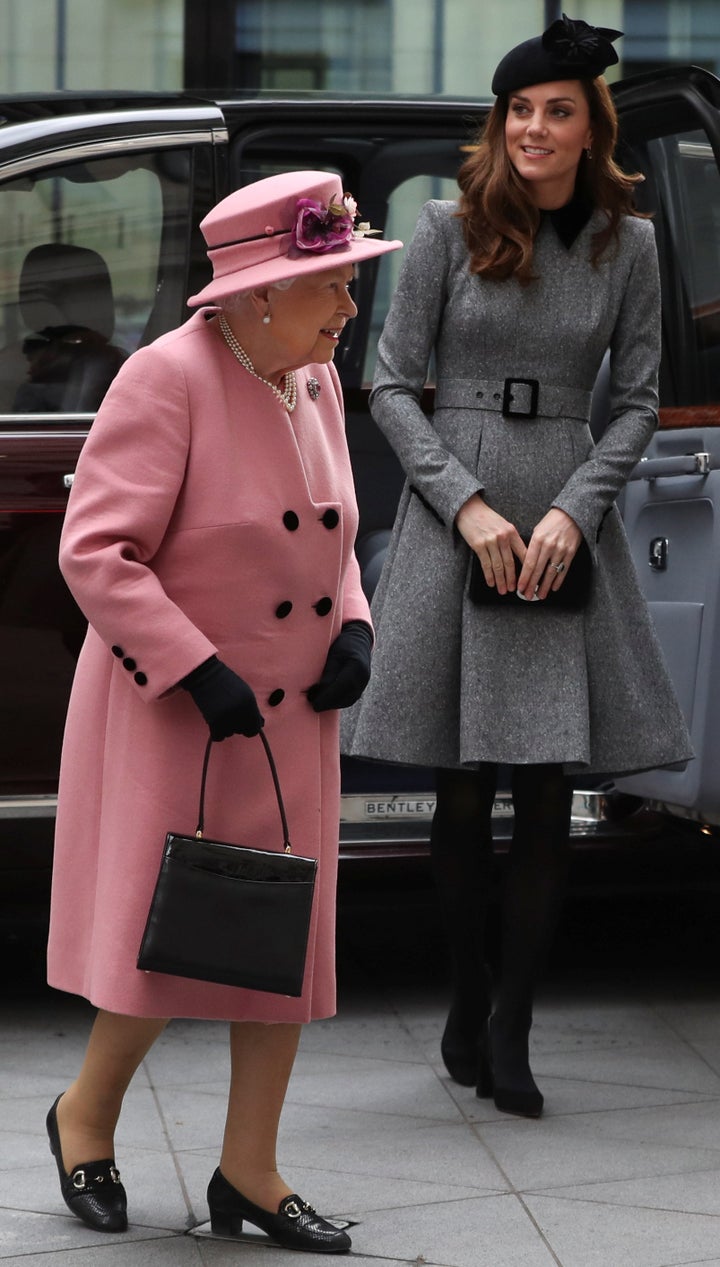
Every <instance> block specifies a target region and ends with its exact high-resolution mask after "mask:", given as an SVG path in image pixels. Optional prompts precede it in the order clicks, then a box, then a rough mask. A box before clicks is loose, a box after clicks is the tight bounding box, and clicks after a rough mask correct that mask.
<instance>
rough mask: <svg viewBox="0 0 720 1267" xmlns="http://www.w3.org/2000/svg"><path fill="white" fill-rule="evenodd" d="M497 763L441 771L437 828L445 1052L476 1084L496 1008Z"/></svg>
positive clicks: (434, 851) (457, 1074) (433, 846)
mask: <svg viewBox="0 0 720 1267" xmlns="http://www.w3.org/2000/svg"><path fill="white" fill-rule="evenodd" d="M496 782H497V768H496V767H495V766H494V765H483V766H481V768H480V770H479V771H465V770H438V771H437V772H436V790H437V806H436V810H435V816H434V818H433V822H432V828H431V832H430V856H431V862H432V870H433V875H434V878H435V883H436V885H437V889H438V894H439V897H440V905H441V908H442V912H443V916H444V921H445V925H446V928H447V935H448V942H449V948H450V965H451V972H452V1001H451V1004H450V1011H449V1014H448V1018H447V1023H446V1025H445V1031H444V1033H443V1037H442V1042H441V1044H440V1050H441V1052H442V1057H443V1060H444V1062H445V1067H446V1068H447V1071H448V1073H449V1074H450V1076H451V1077H452V1078H454V1080H455V1081H456V1082H459V1083H460V1084H461V1085H462V1086H464V1087H472V1086H474V1085H475V1083H476V1082H477V1077H478V1060H479V1043H480V1037H481V1034H482V1032H483V1029H484V1027H485V1024H486V1022H487V1018H488V1016H489V1014H490V1008H491V993H490V991H491V983H490V975H489V971H488V968H487V965H486V963H485V924H486V916H487V909H488V904H489V900H490V888H491V882H492V831H491V824H492V806H493V800H494V797H495V786H496Z"/></svg>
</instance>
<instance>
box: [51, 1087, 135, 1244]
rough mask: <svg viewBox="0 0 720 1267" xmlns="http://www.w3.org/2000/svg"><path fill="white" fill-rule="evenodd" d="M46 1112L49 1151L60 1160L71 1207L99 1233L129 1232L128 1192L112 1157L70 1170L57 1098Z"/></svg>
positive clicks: (62, 1183) (65, 1194)
mask: <svg viewBox="0 0 720 1267" xmlns="http://www.w3.org/2000/svg"><path fill="white" fill-rule="evenodd" d="M59 1099H60V1096H58V1098H57V1100H56V1101H55V1103H54V1104H53V1106H52V1108H51V1109H50V1112H49V1113H48V1115H47V1120H46V1126H47V1133H48V1139H49V1140H50V1152H51V1153H52V1154H53V1157H54V1158H55V1161H56V1163H57V1168H58V1175H59V1176H60V1191H61V1192H62V1195H63V1200H64V1202H65V1204H66V1206H67V1207H68V1209H69V1210H71V1211H72V1213H73V1214H75V1215H76V1216H77V1218H79V1219H82V1221H83V1223H87V1225H88V1227H92V1228H94V1229H95V1231H96V1232H126V1231H127V1225H128V1221H127V1195H126V1193H125V1189H124V1188H123V1186H122V1184H121V1182H120V1171H119V1170H118V1169H117V1167H116V1165H115V1159H114V1158H113V1157H108V1158H105V1159H104V1160H103V1161H90V1162H83V1163H82V1165H80V1166H75V1168H74V1169H73V1170H72V1171H71V1172H70V1174H68V1173H67V1171H66V1170H65V1167H64V1166H63V1160H62V1148H61V1146H60V1132H59V1131H58V1124H57V1106H58V1100H59Z"/></svg>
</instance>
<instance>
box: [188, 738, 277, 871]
mask: <svg viewBox="0 0 720 1267" xmlns="http://www.w3.org/2000/svg"><path fill="white" fill-rule="evenodd" d="M258 737H259V738H260V740H261V742H262V745H263V747H264V749H265V755H266V757H267V759H268V765H269V766H270V773H271V775H272V781H273V786H274V788H275V795H276V797H277V803H278V809H279V810H280V821H281V823H282V829H283V849H284V851H285V853H292V845H291V844H290V835H289V832H288V824H287V817H286V814H285V806H284V804H283V798H282V792H281V791H280V780H279V779H278V773H277V768H276V766H275V760H274V758H273V754H272V752H271V751H270V744H269V743H268V741H267V739H266V737H265V734H264V732H263V731H262V730H259V731H258ZM213 742H214V740H213V739H212V738H210V739H208V741H207V746H206V748H205V757H204V760H203V768H202V779H201V780H200V807H199V809H198V825H197V829H196V831H195V836H196V838H197V839H198V840H202V838H203V830H204V827H205V784H206V781H207V772H208V765H209V764H210V750H211V749H212V746H213Z"/></svg>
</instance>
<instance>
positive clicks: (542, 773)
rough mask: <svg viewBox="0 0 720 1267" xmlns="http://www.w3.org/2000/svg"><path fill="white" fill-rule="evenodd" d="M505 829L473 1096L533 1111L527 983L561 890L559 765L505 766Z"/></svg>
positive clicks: (566, 834) (540, 964) (531, 986)
mask: <svg viewBox="0 0 720 1267" xmlns="http://www.w3.org/2000/svg"><path fill="white" fill-rule="evenodd" d="M512 790H513V805H514V810H515V828H514V831H513V839H512V845H511V849H510V857H509V859H508V871H507V877H506V884H505V893H504V898H503V910H502V945H501V955H502V959H501V974H500V982H499V985H498V990H497V998H496V1003H495V1010H494V1013H493V1016H492V1019H491V1020H490V1022H489V1023H488V1028H487V1033H486V1036H485V1041H484V1044H483V1052H482V1057H483V1058H482V1062H481V1078H480V1082H479V1085H478V1095H494V1097H495V1103H496V1105H497V1107H498V1108H499V1109H503V1110H504V1111H505V1112H507V1113H518V1114H521V1115H524V1116H528V1117H539V1116H540V1113H541V1112H542V1107H543V1097H542V1095H541V1094H540V1091H539V1090H538V1088H537V1086H536V1084H535V1080H534V1078H533V1076H532V1073H531V1071H530V1063H529V1057H528V1039H529V1033H530V1027H531V1024H532V1006H533V998H534V994H535V987H536V985H537V982H538V979H539V977H540V975H541V973H542V971H543V968H544V965H545V961H546V958H547V953H548V950H549V948H550V944H551V942H552V938H553V934H554V932H555V928H556V924H557V919H558V916H559V913H560V909H561V906H562V901H563V897H564V894H565V889H566V881H567V874H568V867H569V861H570V810H571V804H572V785H571V783H570V781H569V780H568V779H567V778H566V777H565V776H564V775H563V773H562V769H561V767H559V766H550V765H545V766H537V765H534V766H515V767H514V768H513V783H512Z"/></svg>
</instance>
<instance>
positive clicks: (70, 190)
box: [0, 151, 190, 415]
mask: <svg viewBox="0 0 720 1267" xmlns="http://www.w3.org/2000/svg"><path fill="white" fill-rule="evenodd" d="M188 175H189V158H188V155H187V153H186V152H185V151H164V152H159V153H155V154H127V155H122V156H117V157H104V158H102V159H98V160H94V161H93V160H91V161H87V162H82V163H69V164H64V165H58V166H55V167H53V168H51V169H48V168H43V169H41V170H39V171H37V172H34V173H31V174H29V175H28V174H24V175H22V176H20V177H18V178H17V179H10V180H7V181H5V182H4V183H2V184H0V413H5V414H7V413H11V414H18V415H23V414H30V413H57V412H94V411H95V410H96V409H97V407H98V405H99V404H100V401H101V400H102V397H103V395H104V394H105V391H106V390H107V388H108V386H109V385H110V382H111V381H112V379H113V377H114V376H115V374H116V373H117V370H118V369H119V367H120V365H121V364H122V363H123V361H124V360H125V359H126V358H127V356H128V355H129V354H130V353H131V352H133V351H134V350H135V349H136V348H137V347H138V346H139V344H140V343H141V342H142V341H143V340H144V339H145V338H146V333H147V331H148V324H149V321H150V318H151V314H152V313H153V311H154V309H155V307H156V303H157V297H158V292H159V286H160V281H161V280H163V281H164V283H165V288H166V290H167V289H168V288H169V289H170V290H173V289H176V290H178V293H179V292H180V290H181V289H182V286H183V285H184V280H185V273H186V260H185V256H186V240H185V226H186V224H187V218H188V199H189V197H190V182H189V179H188ZM161 261H162V262H163V268H164V270H165V271H164V272H163V271H162V269H161ZM175 323H176V317H175V318H174V319H173V320H172V321H170V322H169V324H175Z"/></svg>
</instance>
